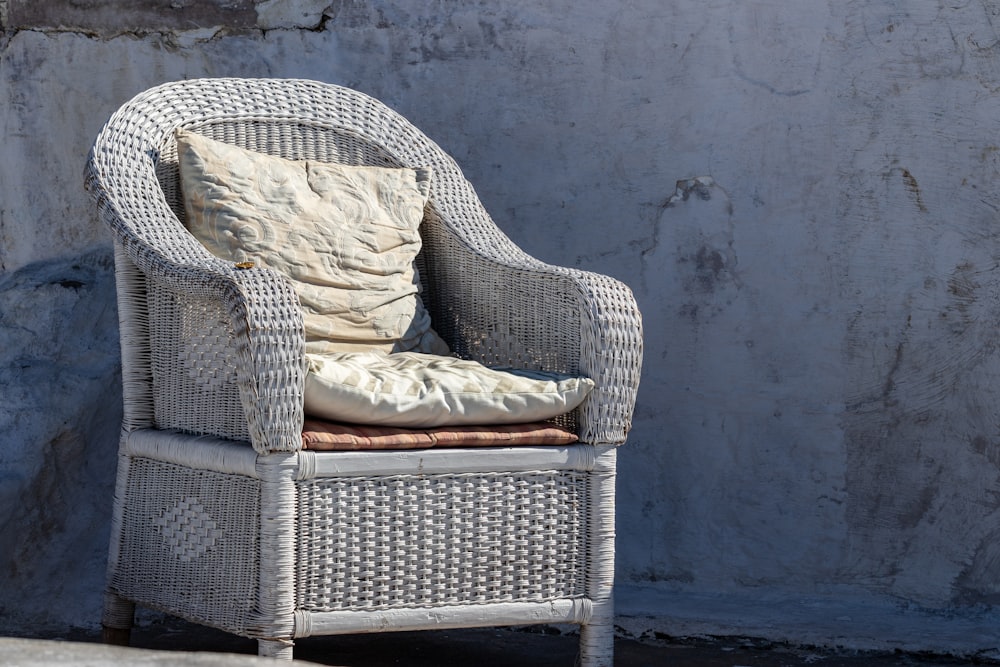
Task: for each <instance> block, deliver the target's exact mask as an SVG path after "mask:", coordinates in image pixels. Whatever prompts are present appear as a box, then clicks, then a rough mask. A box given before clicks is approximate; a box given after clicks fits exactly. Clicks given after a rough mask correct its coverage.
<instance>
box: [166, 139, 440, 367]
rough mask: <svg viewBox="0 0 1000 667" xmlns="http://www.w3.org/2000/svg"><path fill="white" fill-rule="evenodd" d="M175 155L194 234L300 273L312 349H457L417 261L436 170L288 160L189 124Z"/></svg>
mask: <svg viewBox="0 0 1000 667" xmlns="http://www.w3.org/2000/svg"><path fill="white" fill-rule="evenodd" d="M177 152H178V162H179V168H180V176H181V189H182V191H183V195H184V208H185V212H186V214H187V227H188V229H189V230H190V231H191V233H192V234H194V235H195V236H196V237H197V238H198V240H199V241H201V242H202V243H203V244H204V245H205V246H206V247H207V248H208V250H209V251H211V252H212V253H213V254H214V255H216V256H218V257H221V258H222V259H226V260H232V261H233V262H246V261H250V262H254V263H255V264H257V265H259V266H264V267H267V268H271V269H274V270H276V271H279V272H281V273H283V274H285V275H286V276H288V277H289V278H290V279H291V280H292V282H293V283H294V285H295V291H296V293H297V294H298V297H299V301H300V302H301V304H302V310H303V317H304V320H305V333H306V350H307V351H308V352H310V353H323V352H342V351H349V350H369V349H377V350H381V351H384V352H397V351H409V350H417V351H419V352H429V353H433V354H447V353H448V346H447V345H446V344H445V343H444V341H443V340H441V338H440V337H438V335H437V334H436V333H435V332H434V331H433V329H431V321H430V316H429V315H428V313H427V311H426V310H424V307H423V304H422V302H421V301H420V296H419V294H418V291H419V278H418V276H417V272H416V268H415V267H414V264H413V260H414V258H415V257H416V255H417V252H419V250H420V234H419V232H418V231H417V230H418V227H419V226H420V221H421V220H422V219H423V213H424V205H425V204H426V203H427V197H428V194H429V190H430V170H429V169H389V168H383V167H354V166H346V165H338V164H330V163H325V162H315V161H293V160H286V159H283V158H280V157H275V156H271V155H265V154H263V153H256V152H254V151H249V150H244V149H242V148H239V147H237V146H232V145H230V144H226V143H222V142H218V141H214V140H212V139H209V138H207V137H204V136H202V135H199V134H195V133H193V132H189V131H185V130H183V129H179V130H177Z"/></svg>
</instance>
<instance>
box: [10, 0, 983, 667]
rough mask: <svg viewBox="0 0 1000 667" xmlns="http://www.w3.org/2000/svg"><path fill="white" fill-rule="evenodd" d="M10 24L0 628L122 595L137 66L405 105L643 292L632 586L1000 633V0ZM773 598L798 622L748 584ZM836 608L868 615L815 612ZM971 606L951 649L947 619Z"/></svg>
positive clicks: (71, 8)
mask: <svg viewBox="0 0 1000 667" xmlns="http://www.w3.org/2000/svg"><path fill="white" fill-rule="evenodd" d="M0 19H2V23H3V25H4V32H3V35H2V37H0V89H2V91H3V94H2V95H0V127H2V129H3V142H4V149H3V155H4V159H3V160H2V161H0V377H2V385H0V386H2V387H3V389H2V392H3V401H2V402H0V498H2V499H3V500H4V501H5V503H6V505H7V506H8V507H9V508H10V511H9V512H7V513H6V516H3V517H0V568H2V569H0V572H3V573H4V575H3V576H7V577H9V581H7V582H5V583H4V585H2V586H0V625H2V626H3V627H2V628H0V629H3V630H6V631H8V632H15V631H19V630H24V629H25V628H29V627H42V626H44V627H52V628H65V627H70V626H79V625H84V626H93V625H94V624H95V623H96V622H97V618H98V612H97V610H98V607H99V590H100V588H101V585H102V584H101V579H102V576H103V572H102V569H103V565H102V562H103V551H104V548H105V543H104V540H105V537H106V527H105V524H106V521H107V511H108V510H107V499H108V496H109V494H110V477H111V474H112V465H113V464H112V460H113V452H114V447H115V445H116V433H117V424H116V421H117V419H118V414H119V407H118V403H117V401H118V400H119V397H118V389H117V384H116V383H117V376H116V373H117V367H116V363H117V360H116V354H117V350H116V343H115V332H114V328H115V327H114V316H113V312H114V311H113V309H114V305H113V293H112V278H111V276H110V265H109V261H108V239H107V236H106V235H105V233H104V230H103V229H101V228H100V227H99V226H98V224H97V223H96V221H95V217H94V215H93V212H92V210H91V207H90V206H89V204H88V202H87V200H86V198H85V195H84V193H83V192H82V188H81V185H80V181H81V178H80V173H81V169H82V165H83V162H84V159H85V155H86V151H87V149H88V147H89V144H90V142H91V141H92V139H93V137H94V135H95V134H96V132H97V131H98V129H99V128H100V126H101V124H102V123H103V121H104V120H105V119H106V118H107V116H108V115H109V114H110V113H111V112H112V111H113V110H114V109H115V108H116V107H117V106H118V105H120V104H121V103H122V102H124V101H125V100H127V99H128V98H129V97H131V96H132V95H134V94H136V93H138V92H139V91H141V90H143V89H145V88H147V87H149V86H152V85H154V84H157V83H160V82H162V81H166V80H171V79H179V78H191V77H200V76H224V75H236V76H277V77H306V78H314V79H320V80H324V81H330V82H336V83H341V84H345V85H349V86H353V87H356V88H359V89H361V90H364V91H366V92H368V93H371V94H373V95H375V96H377V97H379V98H381V99H383V100H384V101H386V102H387V103H388V104H390V105H391V106H393V107H395V108H396V109H398V110H399V111H401V112H402V113H403V114H404V115H406V116H407V117H408V118H410V119H411V120H412V121H413V122H414V123H416V124H417V125H418V126H419V127H421V128H423V129H424V130H425V132H426V133H427V134H428V135H430V136H431V137H432V138H434V139H435V140H437V141H438V142H439V143H440V144H441V145H442V146H444V147H445V148H446V149H447V150H448V151H450V152H451V153H452V154H453V155H454V157H455V158H456V159H457V160H458V162H459V163H460V164H461V165H462V167H463V169H464V170H465V172H466V175H467V176H468V177H469V179H470V180H471V181H472V182H473V183H474V184H475V185H476V186H477V189H478V191H479V193H480V195H481V197H482V199H483V201H484V202H485V204H486V206H487V207H488V209H489V210H490V211H491V212H492V213H493V215H494V217H495V218H496V220H497V221H498V223H499V224H500V225H501V226H502V227H503V229H504V230H506V231H507V233H508V234H509V235H510V236H511V237H513V238H514V240H515V241H517V242H518V243H519V244H521V245H522V246H523V247H525V248H526V249H528V250H529V251H530V252H532V253H534V254H536V255H538V256H540V257H541V258H543V259H546V260H548V261H552V262H554V263H560V264H568V265H573V266H580V267H586V268H589V269H593V270H596V271H600V272H604V273H609V274H611V275H614V276H616V277H618V278H620V279H621V280H624V281H625V282H627V283H629V284H630V285H631V286H632V287H633V289H634V290H635V292H636V296H637V298H638V300H639V302H640V305H641V307H642V309H643V312H644V316H645V321H646V327H647V341H646V342H647V356H646V366H645V372H644V379H643V386H642V390H641V393H640V399H639V405H638V408H637V412H636V418H635V427H634V430H633V433H632V437H631V441H630V443H629V444H628V446H627V447H626V448H625V449H624V450H623V451H622V452H621V458H620V462H621V474H620V478H619V498H620V510H619V541H618V545H619V560H618V563H619V567H618V572H619V579H618V580H619V582H620V584H621V595H620V596H619V599H620V605H619V607H620V609H622V611H623V612H627V613H632V614H640V615H641V614H647V615H649V616H655V617H658V618H659V622H660V623H661V624H660V626H658V627H660V628H661V629H662V631H665V632H672V633H674V634H678V633H681V632H684V631H685V629H691V628H696V629H697V631H709V632H712V631H715V632H720V631H732V632H737V633H745V632H754V633H757V634H763V635H770V636H772V637H782V638H788V639H791V640H793V641H795V640H804V639H809V640H810V641H816V642H819V643H846V644H852V643H853V644H854V645H867V644H866V642H867V643H868V644H873V643H878V642H879V641H884V642H889V644H890V645H892V642H893V641H896V642H897V645H906V646H908V647H915V648H931V649H944V650H954V651H964V652H974V651H978V650H983V649H989V648H991V647H995V646H998V645H1000V637H998V634H1000V631H995V630H992V629H991V628H994V627H998V626H997V621H1000V615H997V614H995V612H994V607H993V605H995V604H996V603H997V601H998V600H1000V539H997V538H998V533H1000V418H998V410H997V407H996V406H997V405H998V401H997V398H998V392H1000V354H998V349H997V338H996V332H997V329H998V323H1000V308H998V299H997V297H998V295H1000V272H998V271H997V265H998V262H1000V238H998V229H1000V215H998V213H1000V189H998V188H997V187H996V182H997V175H998V172H1000V142H998V139H997V129H998V126H1000V93H998V91H1000V47H998V45H1000V33H998V30H1000V0H972V1H969V2H961V3H953V2H952V3H946V2H942V1H940V0H914V1H904V0H868V1H865V2H861V1H858V0H827V1H826V2H810V3H805V2H801V3H791V2H783V1H780V0H756V1H754V2H741V1H738V0H712V1H704V0H699V1H695V0H678V1H676V2H669V3H667V2H662V1H661V0H636V1H634V2H628V3H608V2H599V1H596V0H574V1H571V0H547V1H546V2H534V1H529V0H511V1H510V2H503V3H498V2H485V1H482V0H462V1H458V2H448V3H441V2H436V1H433V0H414V1H412V2H411V1H407V2H399V1H397V2H392V1H390V0H365V1H352V0H339V1H332V2H331V1H330V0H295V1H292V0H287V1H285V2H282V1H281V0H268V1H266V2H253V1H251V0H240V1H239V2H222V1H221V0H219V1H217V2H202V3H192V2H172V3H171V2H166V1H165V0H164V1H161V2H154V1H152V0H146V1H143V2H124V1H123V0H103V1H100V0H91V1H90V2H80V1H73V2H70V1H69V0H59V1H56V0H48V1H46V0H7V1H6V3H2V2H0ZM95 313H96V314H97V315H96V317H95ZM43 596H44V598H45V599H41V598H42V597H43ZM747 600H757V601H760V600H764V601H765V602H767V603H768V604H769V605H771V607H775V606H776V605H777V606H781V607H782V608H784V609H785V610H786V611H787V612H788V613H787V614H785V615H783V616H781V617H780V619H779V621H780V622H779V621H774V622H770V621H768V620H767V619H768V618H770V617H768V616H767V612H766V611H765V610H764V607H760V606H757V607H754V606H753V605H748V604H743V603H741V602H740V603H738V604H735V603H734V604H732V605H731V606H729V607H726V605H727V604H730V603H733V601H736V602H739V601H744V602H745V601H747ZM771 607H769V608H771ZM831 609H838V610H840V609H843V610H847V611H844V612H843V613H842V614H840V615H839V616H838V615H837V614H834V616H832V617H831V616H830V613H829V612H830V610H831ZM727 610H728V611H727ZM915 610H916V611H915ZM702 611H704V614H702V615H701V616H699V614H701V612H702ZM917 612H919V614H922V616H921V617H920V618H921V619H922V621H919V622H918V620H916V619H915V617H914V616H913V614H914V613H917ZM872 613H876V615H879V616H880V617H886V618H888V617H891V618H894V619H897V621H898V622H896V623H894V624H893V623H889V625H886V626H884V627H882V628H880V629H878V630H876V629H873V626H872V624H871V623H869V622H867V621H866V620H865V619H867V618H870V616H871V614H872ZM866 614H867V616H866ZM825 617H830V618H834V617H836V618H840V620H842V621H843V623H842V625H841V626H840V627H838V628H833V629H828V630H824V631H821V632H814V633H812V634H810V633H809V631H808V628H807V626H809V624H810V623H813V622H814V621H816V620H817V619H819V618H825ZM852 619H853V620H852ZM956 619H957V621H961V622H962V623H968V624H971V625H967V626H962V627H963V628H967V630H963V631H962V632H959V633H957V634H956V636H955V637H953V638H952V639H949V640H947V641H946V639H945V638H943V637H940V636H935V635H934V631H933V630H931V631H926V632H925V631H924V630H923V627H924V626H922V625H921V624H920V623H921V622H923V621H933V622H930V623H929V624H928V627H932V628H933V627H942V626H943V625H947V624H948V622H951V621H956ZM938 621H940V623H938ZM692 623H693V624H694V625H691V624H692ZM698 623H701V625H698ZM636 627H638V626H636ZM950 627H957V626H954V625H952V626H950ZM969 628H971V629H969ZM904 635H905V636H907V637H909V639H908V640H905V641H904V640H903V639H900V637H903V636H904ZM907 642H909V643H907ZM949 642H950V643H949Z"/></svg>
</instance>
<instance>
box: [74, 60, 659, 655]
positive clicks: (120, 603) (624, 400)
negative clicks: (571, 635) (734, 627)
mask: <svg viewBox="0 0 1000 667" xmlns="http://www.w3.org/2000/svg"><path fill="white" fill-rule="evenodd" d="M181 126H183V127H187V128H189V129H192V130H194V131H197V132H199V133H202V134H205V135H207V136H210V137H212V138H215V139H219V140H222V141H226V142H229V143H233V144H236V145H239V146H242V147H244V148H248V149H252V150H256V151H261V152H266V153H271V154H276V155H281V156H283V157H287V158H292V159H314V160H322V161H331V162H340V163H346V164H374V165H384V166H429V167H431V168H432V169H433V171H434V177H433V181H432V191H431V199H430V203H429V205H428V207H427V210H426V212H425V219H424V223H423V225H422V227H421V234H422V237H423V241H424V246H423V250H422V252H421V254H420V256H419V257H418V268H419V271H420V278H421V283H422V286H423V300H424V302H425V304H426V305H427V307H428V309H429V310H430V312H431V315H432V318H433V320H434V326H435V329H436V330H437V331H438V332H439V333H440V334H441V335H442V336H443V337H444V338H445V339H446V340H447V341H448V343H449V344H450V345H451V347H452V349H453V350H455V351H456V352H457V353H458V354H459V355H461V356H463V357H467V358H472V359H476V360H480V361H483V362H485V363H487V364H491V365H497V364H498V365H511V366H519V367H522V368H539V369H547V370H556V371H563V372H569V373H580V374H584V375H587V376H589V377H591V378H593V379H594V380H595V381H596V383H597V387H596V389H595V390H594V392H593V393H592V394H591V396H590V397H589V398H588V399H587V401H586V402H585V403H584V404H583V405H582V406H581V407H580V408H579V409H578V410H576V411H575V412H574V413H572V414H570V415H567V416H566V417H564V418H563V419H562V422H563V423H564V424H565V425H567V426H569V427H571V428H573V429H574V430H575V431H576V432H577V433H578V435H579V436H580V439H581V442H582V443H583V444H578V445H574V446H571V447H563V448H549V449H544V448H535V449H531V448H528V450H526V449H523V448H520V449H516V450H505V449H501V448H497V449H489V450H483V451H475V452H472V451H461V452H460V451H457V450H455V451H450V452H433V453H431V452H422V451H415V452H411V453H408V454H406V455H404V456H402V457H401V456H400V453H398V452H374V453H366V454H364V455H357V454H352V453H347V452H319V453H316V452H301V451H299V450H300V447H301V438H300V434H301V428H302V420H303V414H302V392H303V385H304V378H305V364H304V355H303V350H304V340H303V333H302V318H301V314H300V311H299V305H298V301H297V299H296V296H295V294H294V292H293V290H292V288H291V286H290V284H289V283H288V281H287V280H285V279H284V278H282V277H281V276H279V275H277V274H275V273H273V272H271V271H268V270H265V269H261V268H249V269H246V268H239V267H236V266H233V265H231V264H229V263H227V262H224V261H222V260H220V259H218V258H215V257H214V256H212V255H210V254H209V253H208V252H207V251H206V250H205V249H204V248H203V247H202V246H201V245H200V244H199V243H198V242H197V241H196V240H195V239H194V238H193V237H192V236H191V235H190V234H188V232H187V231H186V230H185V229H184V226H183V207H182V205H181V203H180V197H179V191H178V190H179V186H178V175H177V164H176V148H175V145H174V141H173V136H174V134H173V133H174V130H175V129H176V128H177V127H181ZM86 180H87V185H88V188H89V189H90V191H91V193H92V194H93V196H94V198H95V200H96V202H97V206H98V210H99V212H100V215H101V218H102V219H103V221H104V222H105V223H106V224H107V225H108V227H109V228H110V230H111V232H112V234H113V238H114V243H115V251H116V255H115V256H116V270H117V285H118V303H119V317H120V325H121V345H122V365H123V385H124V395H125V417H124V422H123V436H122V446H121V454H120V465H119V473H118V474H119V481H118V485H117V490H116V498H115V513H114V519H113V521H114V523H113V536H112V544H111V549H110V551H109V593H108V596H107V600H108V604H107V608H106V613H105V625H107V626H108V627H111V628H126V627H128V624H129V620H128V619H129V617H130V613H131V612H130V609H131V607H130V605H131V603H132V602H138V603H140V604H143V605H147V606H151V607H155V608H158V609H163V610H166V611H169V612H171V613H174V614H177V615H180V616H184V617H186V618H190V619H193V620H196V621H199V622H202V623H205V624H208V625H213V626H216V627H221V628H223V629H226V630H229V631H232V632H236V633H239V634H244V635H246V636H250V637H255V638H257V639H258V640H260V645H261V653H262V654H266V655H274V656H278V657H291V642H292V639H293V638H294V637H301V636H308V635H309V634H323V633H338V632H358V631H372V630H378V629H387V628H389V629H415V628H423V627H461V626H471V625H491V624H509V623H532V622H555V621H558V622H571V623H579V624H581V626H582V627H583V633H582V637H581V648H582V656H583V660H584V663H585V664H592V665H597V664H610V659H611V657H610V656H611V638H612V635H611V631H612V630H611V622H612V617H611V615H612V607H611V585H612V581H613V565H614V539H613V538H614V474H615V464H614V462H615V446H617V445H620V444H622V443H623V442H624V441H625V437H626V433H627V432H628V429H629V425H630V419H631V415H632V409H633V407H634V401H635V394H636V389H637V385H638V378H639V370H640V363H641V351H642V347H641V325H640V319H639V313H638V310H637V308H636V306H635V302H634V299H633V297H632V295H631V292H630V291H629V290H628V288H627V287H625V286H624V285H622V284H621V283H619V282H617V281H615V280H613V279H611V278H607V277H604V276H600V275H597V274H593V273H588V272H584V271H579V270H575V269H568V268H560V267H554V266H551V265H547V264H544V263H542V262H540V261H538V260H535V259H533V258H531V257H530V256H528V255H527V254H525V253H524V252H523V251H521V250H520V249H519V248H517V247H516V246H515V245H514V244H513V243H511V242H510V241H509V240H508V239H507V237H506V236H504V235H503V233H502V232H500V230H499V229H498V228H497V227H496V226H495V224H494V223H493V222H492V220H491V219H490V217H489V215H488V214H487V213H486V212H485V210H484V209H483V207H482V205H481V204H480V202H479V200H478V198H477V197H476V194H475V192H474V190H473V188H472V186H471V185H470V184H469V183H468V182H467V181H466V180H465V178H464V177H463V176H462V174H461V172H460V171H459V169H458V167H457V166H456V165H455V163H454V161H453V160H452V159H451V158H450V157H448V156H447V155H446V154H445V153H444V152H443V151H441V149H440V148H439V147H438V146H437V145H435V144H434V143H433V142H432V141H430V140H429V139H427V137H425V136H424V135H423V134H422V133H421V132H420V131H419V130H417V129H416V128H414V127H413V126H412V125H411V124H410V123H409V122H407V121H406V120H405V119H403V118H402V117H400V116H399V115H398V114H396V113H394V112H393V111H391V110H389V109H388V108H386V107H385V106H384V105H382V104H381V103H379V102H377V101H375V100H373V99H371V98H369V97H367V96H365V95H363V94H361V93H358V92H356V91H352V90H348V89H345V88H342V87H338V86H332V85H327V84H321V83H316V82H309V81H295V80H238V79H207V80H195V81H183V82H177V83H172V84H167V85H164V86H160V87H158V88H154V89H152V90H149V91H147V92H145V93H142V94H141V95H139V96H137V97H136V98H135V99H133V100H132V101H130V102H129V103H127V104H126V105H125V106H123V107H122V108H121V109H120V110H119V111H118V112H117V113H116V114H115V115H114V116H113V117H112V118H111V120H109V122H108V123H107V125H106V126H105V128H104V129H103V130H102V132H101V134H100V136H99V137H98V139H97V141H96V142H95V145H94V148H93V151H92V153H91V159H90V161H89V163H88V168H87V172H86ZM220 438H221V439H220ZM192 591H197V594H193V593H192Z"/></svg>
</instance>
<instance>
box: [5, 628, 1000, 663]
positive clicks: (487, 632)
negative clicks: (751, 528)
mask: <svg viewBox="0 0 1000 667" xmlns="http://www.w3.org/2000/svg"><path fill="white" fill-rule="evenodd" d="M576 649H577V638H576V637H575V636H573V635H571V634H564V633H562V632H560V631H559V630H557V629H554V628H543V629H538V628H535V629H530V630H524V629H496V628H488V629H475V630H442V631H434V632H407V633H387V634H378V635H352V636H345V637H315V638H309V639H303V640H299V641H298V642H296V647H295V654H296V661H295V662H296V663H299V662H300V661H301V662H303V663H308V662H312V663H317V664H321V665H336V666H340V667H389V666H398V665H405V666H407V667H441V666H443V665H447V666H456V667H460V666H463V665H471V666H474V667H500V666H504V667H507V666H509V665H516V666H517V667H543V666H544V667H558V666H560V665H565V666H566V667H573V665H574V663H575V659H576ZM255 653H256V643H255V642H253V641H249V640H245V639H242V638H240V637H235V636H232V635H229V634H226V633H223V632H218V631H215V630H211V629H206V628H201V627H199V626H194V625H191V624H188V623H185V622H182V621H179V620H175V619H166V620H161V621H157V622H153V623H149V624H146V625H143V626H142V627H139V628H136V630H135V631H134V632H133V636H132V642H131V647H130V648H121V647H113V646H104V645H102V644H100V643H98V637H97V636H96V635H94V636H92V635H89V634H81V635H75V636H71V637H68V638H65V639H63V640H56V639H37V638H35V639H28V638H7V639H3V638H0V665H3V666H4V667H7V666H15V665H16V666H23V667H49V666H55V665H74V666H80V667H106V666H110V665H187V666H191V667H242V666H246V667H249V666H250V665H261V664H273V663H271V662H270V661H268V660H264V659H262V658H261V659H259V658H256V657H255ZM971 664H993V665H996V664H1000V663H998V662H992V661H988V660H983V659H975V660H973V659H959V658H955V657H947V656H934V655H914V654H905V653H887V652H858V651H829V650H819V649H811V648H808V647H793V646H787V645H781V644H774V643H770V642H765V641H758V640H751V639H733V638H725V639H721V638H698V639H685V640H679V639H672V638H667V637H660V638H644V639H642V640H637V639H629V638H623V637H620V638H619V639H618V640H617V641H616V644H615V665H616V666H621V667H626V666H627V667H659V666H661V665H664V666H667V665H669V666H670V667H696V666H698V667H700V666H705V667H797V666H800V665H801V666H804V665H810V666H819V667H861V666H865V667H932V666H935V667H958V666H959V665H971Z"/></svg>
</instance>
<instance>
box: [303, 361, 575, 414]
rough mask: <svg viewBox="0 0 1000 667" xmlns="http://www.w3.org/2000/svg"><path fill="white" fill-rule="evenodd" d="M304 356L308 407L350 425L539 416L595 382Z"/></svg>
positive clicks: (458, 364)
mask: <svg viewBox="0 0 1000 667" xmlns="http://www.w3.org/2000/svg"><path fill="white" fill-rule="evenodd" d="M306 357H307V359H308V363H309V373H308V375H307V376H306V387H305V410H306V413H307V414H309V415H313V416H316V417H321V418H323V419H328V420H331V421H339V422H349V423H355V424H381V425H386V426H399V427H406V428H433V427H437V426H443V425H475V424H480V425H482V424H516V423H523V422H534V421H543V420H546V419H551V418H552V417H556V416H558V415H561V414H564V413H566V412H569V411H570V410H572V409H574V408H575V407H577V406H578V405H579V404H580V403H582V402H583V400H584V398H586V396H587V393H588V392H589V391H590V390H591V389H592V388H593V386H594V383H593V381H592V380H590V379H588V378H578V377H569V376H566V375H562V374H558V373H547V372H542V371H523V370H513V369H496V368H487V367H486V366H483V365H482V364H479V363H477V362H474V361H468V360H465V359H456V358H454V357H444V356H436V355H429V354H421V353H417V352H401V353H397V354H382V353H379V352H345V353H337V354H324V355H311V354H307V355H306Z"/></svg>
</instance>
